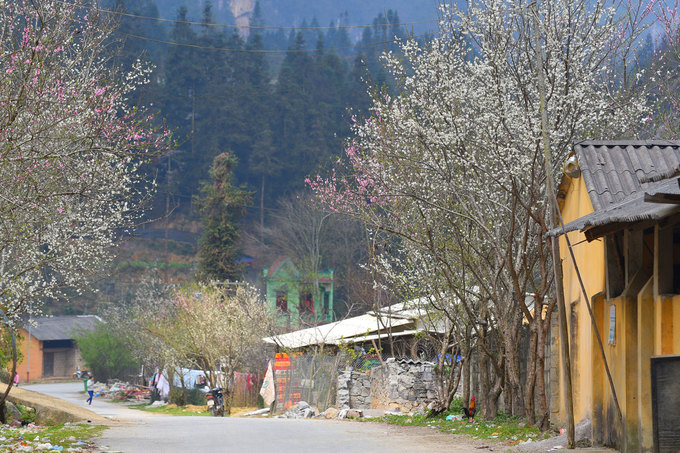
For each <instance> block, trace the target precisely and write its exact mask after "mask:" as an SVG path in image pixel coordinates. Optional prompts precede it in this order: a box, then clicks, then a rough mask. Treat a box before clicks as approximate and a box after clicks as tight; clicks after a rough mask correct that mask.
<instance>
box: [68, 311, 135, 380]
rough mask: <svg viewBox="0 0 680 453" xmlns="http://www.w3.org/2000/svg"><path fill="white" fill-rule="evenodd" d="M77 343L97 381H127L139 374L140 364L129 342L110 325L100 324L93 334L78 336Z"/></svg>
mask: <svg viewBox="0 0 680 453" xmlns="http://www.w3.org/2000/svg"><path fill="white" fill-rule="evenodd" d="M76 342H77V344H78V349H79V350H80V354H81V355H82V356H83V360H85V363H86V364H87V366H88V368H89V370H90V372H91V373H92V374H93V376H94V379H95V380H97V381H101V382H104V381H106V380H108V379H114V378H119V379H126V378H127V377H128V376H130V375H131V374H136V373H137V369H138V368H139V363H138V362H137V360H135V359H134V357H133V356H132V351H131V349H130V347H129V344H128V342H127V341H126V339H125V338H124V337H123V336H121V335H120V334H119V333H117V332H115V331H113V329H112V328H111V327H110V326H109V325H108V324H99V325H97V327H96V328H95V329H94V330H93V331H92V332H85V333H81V334H79V335H77V336H76Z"/></svg>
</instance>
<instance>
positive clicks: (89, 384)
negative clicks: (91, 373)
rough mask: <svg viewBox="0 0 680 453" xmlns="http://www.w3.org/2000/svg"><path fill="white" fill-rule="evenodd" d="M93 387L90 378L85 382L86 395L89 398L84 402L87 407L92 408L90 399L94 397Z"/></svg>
mask: <svg viewBox="0 0 680 453" xmlns="http://www.w3.org/2000/svg"><path fill="white" fill-rule="evenodd" d="M93 385H94V381H93V380H92V378H89V379H88V380H87V394H88V395H90V397H89V398H88V399H87V400H86V401H85V402H86V403H87V404H88V405H89V406H92V397H93V396H94V390H92V386H93Z"/></svg>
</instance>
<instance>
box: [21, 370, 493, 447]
mask: <svg viewBox="0 0 680 453" xmlns="http://www.w3.org/2000/svg"><path fill="white" fill-rule="evenodd" d="M26 387H27V388H28V389H30V390H34V391H38V392H42V393H46V394H48V395H52V396H56V397H58V398H62V399H65V400H67V401H71V402H74V403H76V404H84V402H85V396H84V395H83V394H82V393H80V392H81V391H82V389H83V386H82V383H65V384H38V385H31V386H26ZM89 408H91V409H92V410H93V411H95V412H97V413H98V414H100V415H103V416H105V417H109V418H111V419H112V420H113V421H114V422H113V423H112V425H111V428H110V429H108V430H106V431H105V432H104V434H103V435H102V437H101V438H99V439H98V440H97V444H98V446H99V449H100V450H99V451H102V452H114V451H120V452H125V453H138V452H139V453H150V452H153V453H164V452H201V453H202V452H206V453H211V452H220V453H221V452H266V453H272V452H277V453H279V452H283V453H288V452H291V453H292V452H294V453H303V452H315V453H325V452H342V453H351V452H361V453H370V452H428V453H429V452H433V451H436V452H443V451H446V452H454V453H463V452H470V451H475V447H476V446H479V445H480V444H478V443H475V442H471V441H468V440H466V439H464V438H458V437H455V436H451V435H444V434H441V433H438V432H434V430H430V429H427V428H412V429H411V428H404V427H398V426H392V425H386V424H382V423H359V422H348V421H330V420H287V419H274V418H239V417H234V418H231V417H225V418H219V417H171V416H163V415H157V414H151V413H149V412H142V411H137V410H133V409H128V408H127V407H125V406H124V405H121V404H114V403H109V402H106V401H104V400H101V399H97V398H95V400H94V402H93V403H92V406H90V407H89ZM485 451H488V450H485Z"/></svg>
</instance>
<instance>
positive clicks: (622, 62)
mask: <svg viewBox="0 0 680 453" xmlns="http://www.w3.org/2000/svg"><path fill="white" fill-rule="evenodd" d="M451 3H452V4H451V5H443V6H442V8H441V21H440V33H439V35H440V36H439V37H438V38H437V39H435V40H434V41H432V42H431V43H429V44H427V45H424V46H423V45H420V44H418V43H417V42H415V41H413V40H411V41H408V42H405V43H404V44H403V46H402V50H403V53H404V56H397V55H395V54H388V55H386V56H385V63H386V66H387V67H388V69H389V70H390V72H391V73H392V74H393V76H394V77H395V78H396V80H397V81H398V82H399V83H400V84H401V88H402V92H401V94H400V95H398V96H396V97H391V96H389V95H386V94H385V93H384V92H377V91H376V94H374V97H373V115H372V116H371V118H370V119H368V120H367V121H364V122H357V123H355V125H354V128H353V131H354V139H353V140H352V141H351V142H350V143H349V144H348V147H347V150H346V153H347V157H348V161H349V165H348V167H347V169H346V170H347V171H344V170H343V169H342V168H336V170H335V172H334V173H333V174H332V175H331V176H330V177H329V178H327V179H323V178H320V177H319V178H317V179H316V180H315V181H310V182H309V183H310V185H311V187H312V188H313V189H314V190H315V191H316V192H317V194H318V196H319V197H320V198H321V199H322V200H324V201H325V202H326V203H328V205H329V206H330V207H331V209H334V210H336V211H340V212H345V213H348V214H351V215H354V216H357V217H360V218H361V219H363V220H364V221H366V222H367V223H368V224H369V225H372V226H373V227H374V228H376V229H378V230H382V231H386V232H388V233H390V234H393V235H394V236H396V237H398V238H399V244H400V245H401V248H400V250H399V253H396V254H395V253H392V256H391V257H390V260H389V261H390V263H389V265H385V263H384V262H381V263H379V269H380V270H381V272H382V273H383V275H385V276H386V277H387V278H388V281H392V282H395V283H398V284H399V285H400V286H401V287H403V286H404V285H406V286H409V285H410V287H411V291H414V292H417V291H418V289H419V288H420V291H421V294H427V293H429V294H433V292H432V290H433V287H434V288H435V291H434V294H448V295H449V297H450V300H451V304H452V306H451V307H449V308H446V307H442V308H443V311H444V312H445V313H447V312H450V313H455V314H456V316H458V318H457V319H454V318H453V317H452V316H450V315H448V313H447V317H448V318H449V319H450V320H451V321H452V322H458V320H460V319H461V316H459V314H460V311H459V310H454V309H453V308H454V307H455V305H457V304H460V305H461V307H462V308H464V315H463V316H462V319H463V322H465V323H467V325H468V326H470V327H471V328H473V330H474V331H475V332H477V333H478V334H479V335H480V337H481V336H483V335H482V334H484V331H483V330H485V329H487V328H488V327H484V328H481V327H480V326H492V327H494V328H497V329H498V332H499V335H500V337H501V338H500V340H501V342H502V348H503V351H504V352H503V353H502V354H496V355H495V357H494V358H498V359H499V360H498V361H497V362H493V364H494V367H495V370H496V372H497V375H500V376H502V375H503V374H504V373H505V372H504V371H503V366H507V367H508V376H509V378H510V381H511V384H512V385H513V386H514V387H515V389H514V390H515V391H514V392H513V394H514V395H515V396H518V395H519V396H520V397H521V395H523V393H522V389H521V388H519V368H518V367H517V366H515V365H516V364H517V363H518V362H517V360H518V355H516V354H515V353H516V348H517V344H518V343H517V338H518V337H517V335H518V329H519V328H520V326H521V323H522V318H523V317H524V318H526V319H528V320H529V321H530V322H531V323H532V329H536V331H538V330H541V331H542V332H544V328H545V326H544V325H542V324H541V323H542V320H541V316H540V315H539V316H536V314H537V313H539V312H540V310H541V309H542V307H543V303H545V301H546V298H547V297H548V296H549V293H550V290H551V285H552V272H551V271H550V253H549V250H550V246H549V244H547V243H545V241H544V234H545V232H546V230H547V228H548V226H549V225H550V217H551V213H550V212H549V211H548V210H547V205H546V199H547V198H546V197H547V196H554V194H547V193H546V170H545V168H546V166H545V160H544V146H543V145H544V140H543V122H542V116H541V113H542V112H541V102H540V84H539V71H538V66H537V65H538V62H539V61H542V62H543V64H542V69H543V71H542V72H543V74H544V76H545V91H544V94H545V104H544V106H545V110H546V113H547V130H546V132H547V136H548V137H549V141H550V157H551V160H552V161H553V162H554V163H555V165H554V167H555V168H554V174H553V175H552V176H553V177H554V178H556V179H557V180H558V181H559V175H560V169H561V163H562V162H563V161H564V159H565V158H566V157H567V155H568V153H569V152H570V151H571V148H572V145H573V143H574V142H575V141H578V140H584V139H622V138H631V137H633V136H634V135H635V133H636V130H637V128H638V127H639V126H640V124H641V123H642V122H643V120H644V118H647V117H648V116H649V111H648V106H647V103H646V102H647V93H646V92H645V90H644V89H640V87H637V86H635V85H634V84H635V81H636V80H637V79H638V78H637V77H631V76H632V75H634V74H632V73H631V67H630V66H629V65H630V62H631V61H632V58H631V56H633V55H634V54H635V51H636V46H637V45H638V42H639V36H640V33H641V31H642V27H641V25H640V23H641V22H640V20H639V17H638V16H636V11H637V12H640V11H641V9H640V8H635V7H633V5H632V3H630V2H629V3H626V4H623V3H621V4H614V3H612V2H608V1H605V0H599V1H596V2H573V1H569V0H547V1H541V2H537V6H536V9H535V10H534V8H533V6H531V4H530V3H527V2H515V1H507V0H480V1H474V2H473V1H469V2H467V4H466V5H465V7H464V8H458V7H457V6H456V2H451ZM537 43H538V47H537ZM417 267H420V270H418V271H414V270H416V269H417ZM404 279H407V280H410V281H404ZM471 288H474V290H472V289H471ZM527 293H532V294H534V298H535V300H536V301H537V302H536V303H534V304H533V307H530V306H529V305H530V304H529V303H528V302H527V300H526V296H525V295H526V294H527ZM532 310H533V311H532ZM534 320H535V321H536V323H537V324H536V325H534V324H533V322H534ZM503 364H505V365H503ZM512 367H514V368H512ZM537 373H540V372H539V371H537ZM527 398H528V399H527V400H528V401H533V399H532V398H530V397H527ZM530 404H533V403H532V402H531V403H530ZM546 412H547V409H546ZM530 413H532V412H531V411H530ZM531 416H532V417H533V413H532V415H531Z"/></svg>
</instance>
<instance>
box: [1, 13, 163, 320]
mask: <svg viewBox="0 0 680 453" xmlns="http://www.w3.org/2000/svg"><path fill="white" fill-rule="evenodd" d="M112 30H113V26H112V24H111V23H109V22H107V21H106V19H104V18H103V17H102V16H100V15H99V14H98V11H97V6H96V3H95V2H92V1H89V0H76V1H70V2H64V1H58V0H31V1H28V0H16V1H14V0H7V1H0V71H1V73H2V78H0V306H1V307H2V309H3V310H4V311H5V312H7V313H8V314H9V315H11V316H13V317H15V318H16V316H18V315H20V314H21V313H23V312H25V311H27V310H28V307H29V302H31V304H30V305H32V307H33V308H34V309H37V308H38V307H39V302H40V301H44V300H46V299H47V298H50V297H55V296H58V295H59V291H60V289H61V288H64V287H71V288H76V289H77V288H79V287H82V286H83V285H84V284H86V283H87V281H88V278H89V277H90V276H91V275H92V273H93V272H95V271H96V270H97V269H98V268H100V267H101V266H102V265H104V264H106V263H107V261H108V260H109V258H110V250H111V248H112V247H113V246H115V244H116V240H117V238H119V237H120V236H121V235H125V234H126V233H127V232H128V231H129V230H130V229H131V228H132V227H133V226H134V222H135V220H136V219H137V218H138V215H139V212H140V211H139V207H140V206H141V204H142V203H143V202H144V201H145V200H146V199H148V198H149V197H150V196H151V194H152V192H153V183H151V182H147V181H145V175H144V172H143V171H141V168H142V166H143V165H144V163H145V162H146V161H147V160H148V159H149V158H150V157H151V155H153V154H154V153H157V152H160V151H162V150H164V149H165V148H167V147H168V144H169V140H168V137H169V134H168V132H167V131H165V130H163V129H162V128H160V129H159V128H156V127H154V126H152V121H153V117H152V116H151V115H150V114H149V113H148V112H147V111H146V110H145V109H144V108H143V107H141V106H138V107H130V102H129V96H130V94H131V93H132V92H133V91H134V90H135V89H136V88H137V87H139V86H140V85H143V84H145V83H148V79H147V77H148V74H149V72H150V68H146V67H143V66H142V65H141V64H137V65H136V66H135V67H133V68H131V69H130V71H129V72H121V71H119V70H118V69H116V68H115V67H113V65H111V64H110V62H109V61H108V60H107V56H108V55H109V53H108V51H107V48H108V46H109V45H110V44H111V42H112V40H111V38H112V36H111V33H112Z"/></svg>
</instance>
